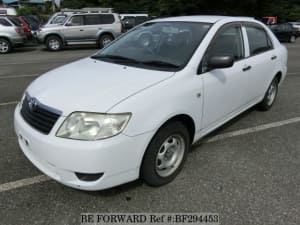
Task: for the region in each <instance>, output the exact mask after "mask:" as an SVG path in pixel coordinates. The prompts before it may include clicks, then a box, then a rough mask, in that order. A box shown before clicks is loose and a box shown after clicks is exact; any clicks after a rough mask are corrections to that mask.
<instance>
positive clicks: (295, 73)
mask: <svg viewBox="0 0 300 225" xmlns="http://www.w3.org/2000/svg"><path fill="white" fill-rule="evenodd" d="M298 74H300V72H292V73H287V75H298Z"/></svg>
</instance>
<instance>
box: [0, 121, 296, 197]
mask: <svg viewBox="0 0 300 225" xmlns="http://www.w3.org/2000/svg"><path fill="white" fill-rule="evenodd" d="M298 122H300V117H295V118H292V119H288V120H283V121H278V122H273V123H267V124H263V125H260V126H256V127H252V128H247V129H242V130H238V131H233V132H228V133H224V134H219V135H216V136H214V137H212V138H208V139H206V140H204V141H202V142H201V141H200V142H198V144H200V143H211V142H216V141H220V140H224V139H228V138H232V137H236V136H241V135H246V134H251V133H255V132H259V131H263V130H267V129H271V128H276V127H281V126H285V125H288V124H292V123H298ZM196 145H197V143H196V144H195V146H196ZM49 180H51V178H49V177H47V176H46V175H39V176H35V177H30V178H25V179H22V180H17V181H13V182H9V183H5V184H1V185H0V193H1V192H4V191H10V190H14V189H17V188H21V187H25V186H29V185H33V184H39V183H43V182H46V181H49Z"/></svg>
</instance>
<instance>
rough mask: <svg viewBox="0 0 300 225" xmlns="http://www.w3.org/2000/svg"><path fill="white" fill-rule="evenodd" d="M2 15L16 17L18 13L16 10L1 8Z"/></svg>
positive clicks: (0, 13)
mask: <svg viewBox="0 0 300 225" xmlns="http://www.w3.org/2000/svg"><path fill="white" fill-rule="evenodd" d="M0 15H6V16H16V15H17V11H16V10H15V9H14V8H0Z"/></svg>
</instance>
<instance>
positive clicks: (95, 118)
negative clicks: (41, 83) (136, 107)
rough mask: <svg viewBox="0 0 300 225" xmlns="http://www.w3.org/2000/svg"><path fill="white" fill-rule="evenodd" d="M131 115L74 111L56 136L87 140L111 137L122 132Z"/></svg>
mask: <svg viewBox="0 0 300 225" xmlns="http://www.w3.org/2000/svg"><path fill="white" fill-rule="evenodd" d="M130 117H131V113H122V114H100V113H88V112H74V113H72V114H71V115H70V116H68V117H67V118H66V120H65V121H64V122H63V124H62V126H61V127H60V128H59V130H58V132H57V133H56V136H57V137H62V138H69V139H76V140H85V141H95V140H100V139H105V138H109V137H112V136H115V135H117V134H119V133H121V132H122V131H123V130H124V129H125V127H126V125H127V123H128V121H129V119H130Z"/></svg>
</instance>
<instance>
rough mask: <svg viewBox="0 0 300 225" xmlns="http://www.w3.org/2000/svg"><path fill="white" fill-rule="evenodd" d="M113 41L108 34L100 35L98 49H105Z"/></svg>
mask: <svg viewBox="0 0 300 225" xmlns="http://www.w3.org/2000/svg"><path fill="white" fill-rule="evenodd" d="M113 40H114V38H113V36H111V35H109V34H104V35H101V37H100V38H99V41H98V45H99V48H103V47H105V46H106V45H108V44H109V43H110V42H112V41H113Z"/></svg>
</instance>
